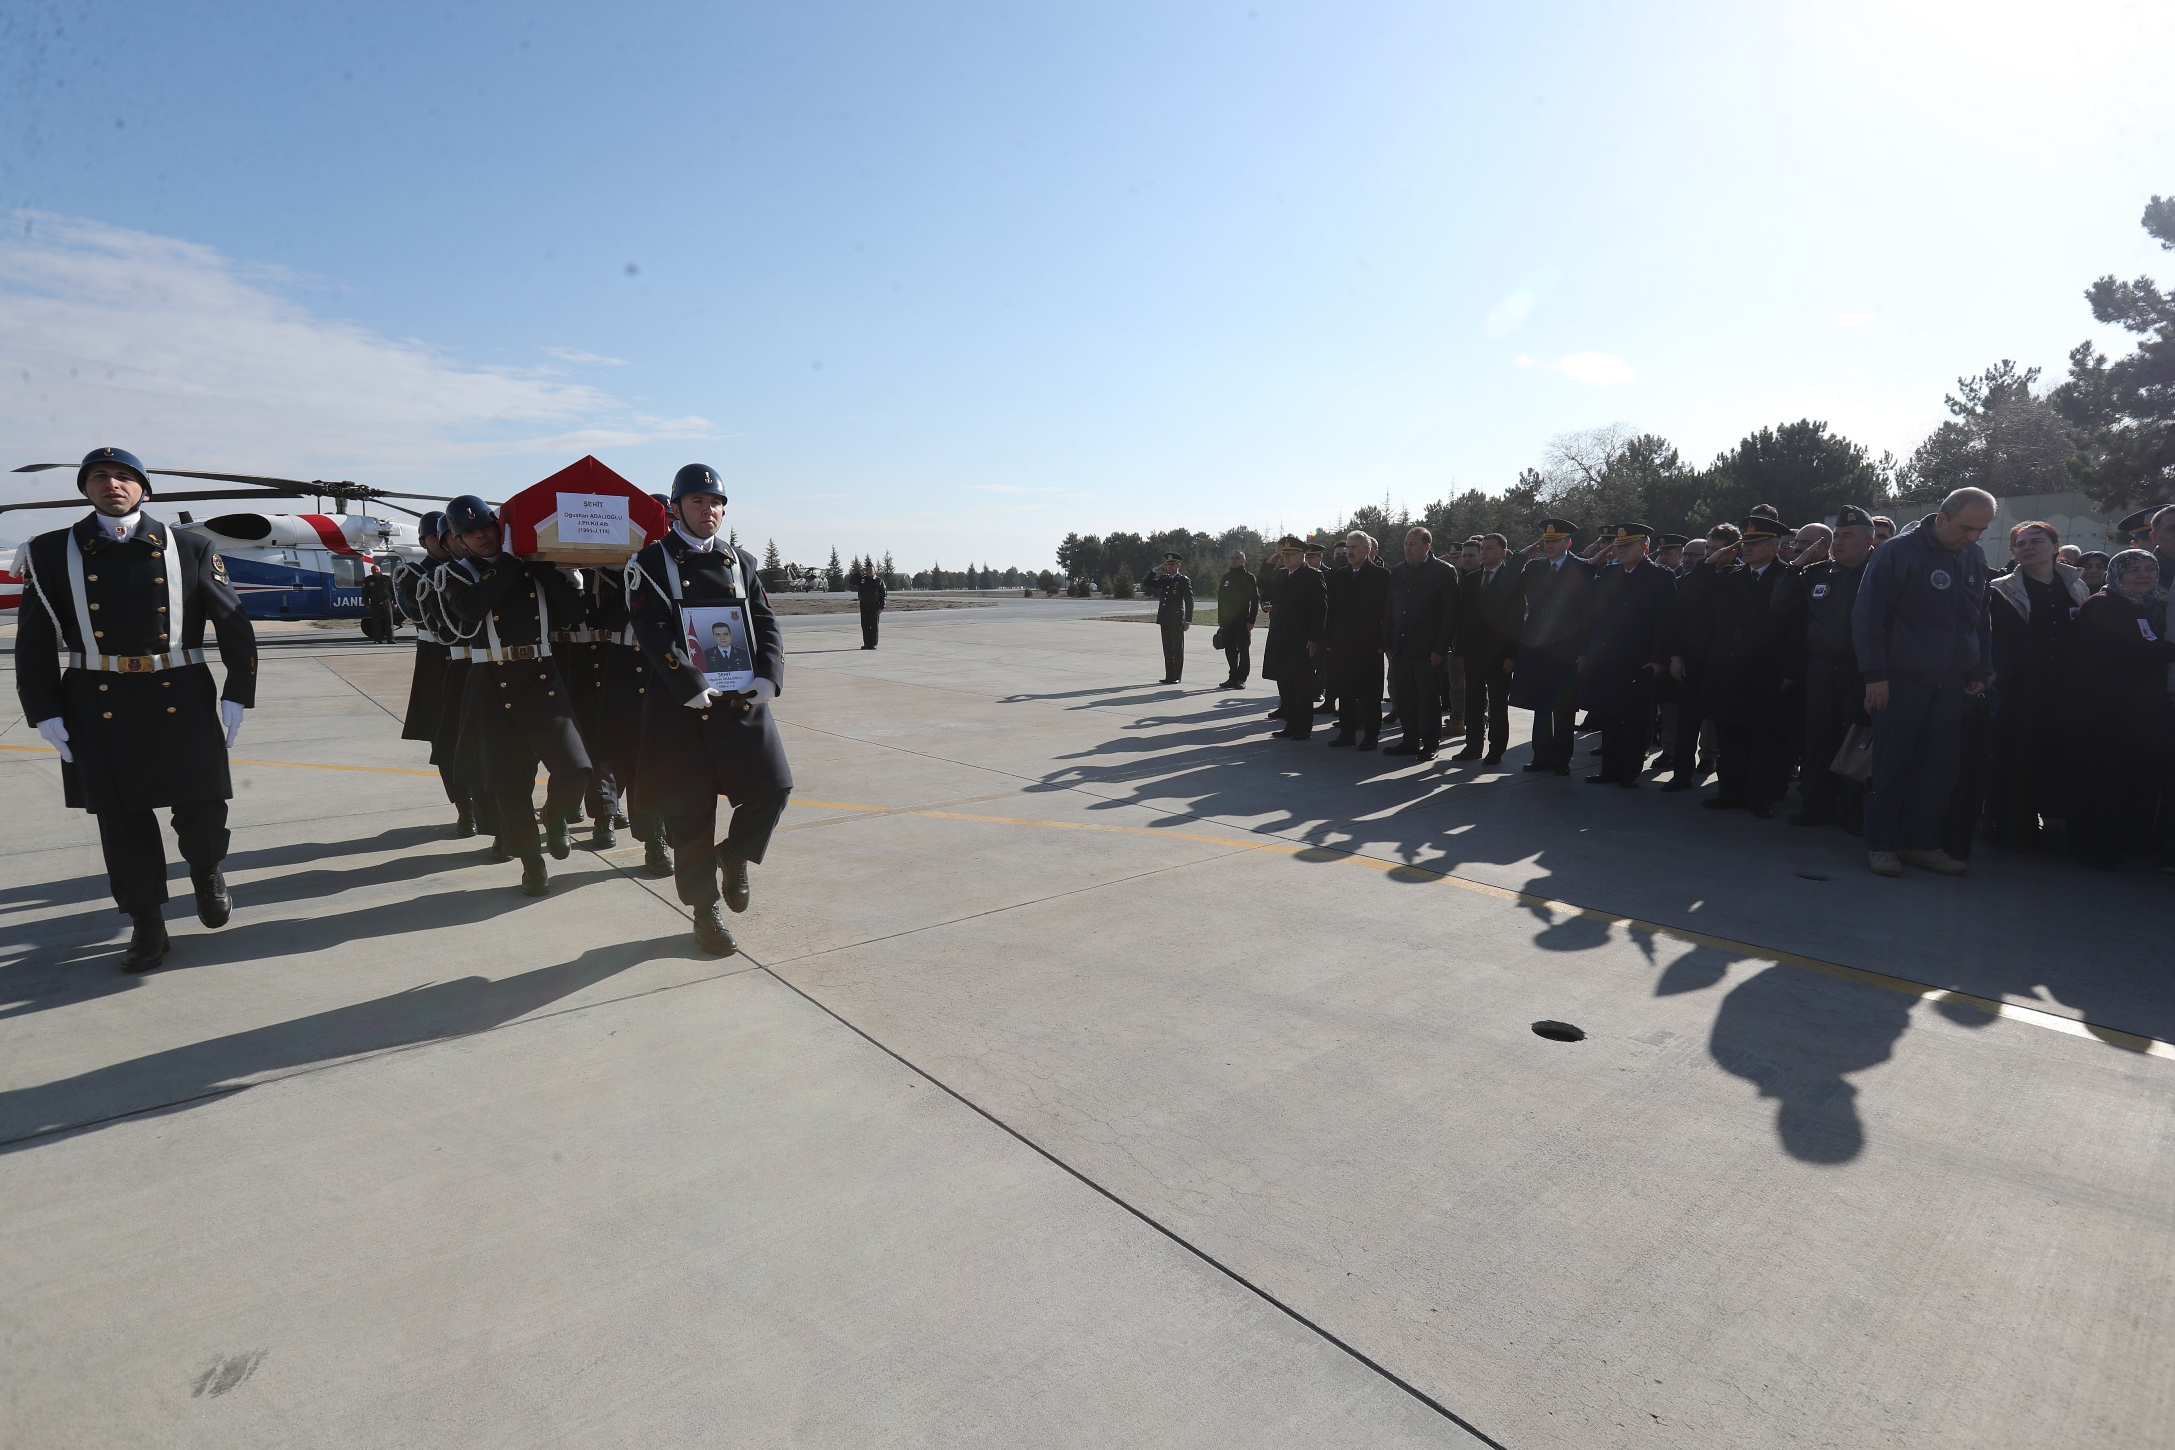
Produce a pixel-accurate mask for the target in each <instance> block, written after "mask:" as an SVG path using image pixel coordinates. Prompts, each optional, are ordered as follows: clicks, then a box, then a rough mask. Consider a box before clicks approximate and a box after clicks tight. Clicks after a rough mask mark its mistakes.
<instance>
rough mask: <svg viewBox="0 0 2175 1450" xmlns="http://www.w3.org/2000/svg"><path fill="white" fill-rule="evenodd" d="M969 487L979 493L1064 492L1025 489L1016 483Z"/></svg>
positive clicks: (1046, 489) (1054, 489) (971, 485)
mask: <svg viewBox="0 0 2175 1450" xmlns="http://www.w3.org/2000/svg"><path fill="white" fill-rule="evenodd" d="M967 486H968V487H969V488H972V489H975V490H976V491H978V492H981V493H1040V494H1057V493H1062V492H1063V491H1064V490H1062V489H1056V488H1024V487H1022V486H1021V485H1019V484H1016V483H971V484H968V485H967Z"/></svg>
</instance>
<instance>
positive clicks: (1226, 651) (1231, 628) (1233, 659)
mask: <svg viewBox="0 0 2175 1450" xmlns="http://www.w3.org/2000/svg"><path fill="white" fill-rule="evenodd" d="M1223 637H1224V638H1225V639H1227V640H1229V639H1236V640H1237V641H1238V643H1237V644H1227V645H1225V646H1224V647H1223V658H1224V663H1225V664H1227V665H1229V666H1230V667H1231V679H1232V681H1233V683H1235V684H1241V685H1243V684H1245V683H1246V680H1247V677H1248V676H1250V675H1252V674H1253V672H1254V632H1253V631H1252V630H1250V629H1246V628H1244V627H1242V626H1240V625H1236V624H1227V625H1225V626H1224V627H1223Z"/></svg>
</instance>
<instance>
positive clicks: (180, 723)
mask: <svg viewBox="0 0 2175 1450" xmlns="http://www.w3.org/2000/svg"><path fill="white" fill-rule="evenodd" d="M76 488H77V489H78V490H79V491H80V492H81V493H82V494H83V495H84V496H85V497H86V498H87V499H89V501H90V504H91V509H92V512H91V513H90V514H89V515H87V516H86V517H84V518H82V519H80V520H78V521H77V522H76V523H75V524H74V525H73V526H72V527H69V528H65V529H57V530H55V531H53V532H52V533H48V534H41V535H40V536H38V537H37V538H35V539H33V540H31V542H30V545H29V547H28V548H27V549H25V550H24V560H25V562H24V564H23V565H22V572H23V575H24V588H23V598H22V604H21V605H20V607H19V610H18V614H17V625H16V634H15V688H16V693H17V695H18V697H19V698H20V699H21V701H22V706H23V717H24V718H25V719H27V720H29V721H31V722H32V723H33V724H34V725H35V726H36V727H37V731H38V733H39V734H40V735H42V736H44V737H45V740H46V743H47V744H49V745H51V746H52V747H53V748H54V749H55V750H56V751H58V752H59V754H60V758H61V788H62V791H63V793H64V795H65V798H66V800H67V803H68V804H69V805H70V806H72V807H75V808H77V809H80V810H86V811H89V812H90V813H91V814H92V815H94V816H96V817H97V818H98V840H99V845H100V846H101V847H102V848H103V849H104V852H105V858H106V880H107V884H108V885H109V887H110V888H111V889H112V892H113V900H114V904H115V905H116V906H118V907H119V908H120V909H121V910H122V911H123V912H125V913H126V914H127V915H128V917H129V920H130V922H131V924H132V926H133V931H132V933H131V935H130V938H129V945H128V955H127V957H126V958H125V959H124V963H123V964H124V965H125V966H126V967H127V968H128V969H129V970H130V971H136V972H141V971H149V970H150V969H151V968H153V967H155V966H157V965H158V964H159V963H160V961H162V960H163V959H164V958H165V956H166V953H167V951H168V949H169V946H170V942H169V939H168V937H167V932H166V922H165V916H164V912H163V911H162V910H161V908H162V907H163V906H164V905H165V903H166V899H167V898H166V847H165V843H164V842H163V841H162V840H161V839H160V836H159V823H158V817H157V816H156V815H155V814H154V813H153V812H154V811H155V810H156V809H158V808H160V807H166V808H170V809H171V810H172V812H173V821H174V834H175V835H176V836H177V837H179V838H180V842H181V854H182V856H183V858H184V859H186V860H187V861H188V863H189V879H190V881H191V883H192V884H193V885H194V886H195V888H196V914H197V919H198V920H199V921H201V922H203V923H204V925H206V926H209V927H217V926H223V925H225V924H226V921H227V918H228V916H229V915H231V914H232V912H233V901H232V899H231V898H230V897H229V896H228V894H227V885H226V879H225V877H224V876H223V875H222V874H221V873H220V870H219V866H220V862H221V861H223V860H224V859H225V858H226V854H227V839H228V837H227V801H228V800H229V799H230V798H231V797H232V796H233V794H234V789H233V785H232V783H231V782H230V780H229V778H228V772H227V750H228V748H229V747H230V746H232V745H233V744H234V740H235V737H236V736H237V735H239V734H240V733H241V728H242V711H243V710H245V709H247V708H248V707H249V706H251V705H253V704H255V703H256V698H257V641H256V633H255V631H254V630H252V629H251V628H250V624H249V616H248V615H247V614H246V613H244V612H243V610H242V602H241V600H240V599H239V598H238V597H237V596H236V595H235V592H234V587H233V586H232V585H231V584H230V583H228V582H227V570H226V563H225V561H224V560H222V559H221V558H220V557H219V551H218V550H217V549H215V548H214V547H213V546H212V544H211V542H210V540H208V539H206V538H205V537H204V536H203V535H202V534H194V533H184V532H182V531H180V530H179V529H176V528H175V527H174V526H173V525H171V524H169V523H167V522H166V521H165V520H163V519H158V518H154V517H152V516H151V515H149V514H147V513H145V512H144V511H143V504H144V502H145V501H146V500H148V499H149V498H150V497H151V479H150V476H149V475H148V474H147V473H146V472H145V470H144V466H143V464H142V463H140V462H138V461H137V459H136V457H135V455H133V454H130V453H126V452H123V451H122V450H121V449H118V448H98V449H94V450H92V451H91V452H90V453H89V454H87V455H86V456H85V457H84V459H83V463H82V466H81V467H79V468H78V469H77V470H76ZM206 625H209V626H210V627H211V629H212V631H213V633H214V635H215V636H216V638H217V640H218V647H219V659H220V663H221V664H222V665H224V666H225V668H226V683H225V686H224V688H223V689H217V690H216V691H215V687H214V686H213V684H212V678H211V670H210V669H209V668H208V667H207V666H206V665H205V663H204V629H205V626H206ZM63 652H65V653H66V654H67V657H68V659H67V668H66V669H65V670H63V669H62V667H61V662H60V655H61V654H62V653H63Z"/></svg>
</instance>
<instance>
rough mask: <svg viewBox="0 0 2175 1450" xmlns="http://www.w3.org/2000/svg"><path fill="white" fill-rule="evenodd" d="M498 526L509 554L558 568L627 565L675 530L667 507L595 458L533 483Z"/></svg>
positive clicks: (514, 499) (517, 496) (516, 498)
mask: <svg viewBox="0 0 2175 1450" xmlns="http://www.w3.org/2000/svg"><path fill="white" fill-rule="evenodd" d="M499 522H500V523H502V524H504V525H505V527H506V547H507V548H508V549H509V550H510V551H512V552H513V553H515V554H519V555H520V556H522V557H523V558H533V559H549V560H551V561H552V562H553V563H557V564H623V563H625V562H626V561H627V560H628V559H630V558H632V557H633V556H634V554H635V553H636V551H638V550H639V549H640V548H641V547H642V546H643V545H644V544H647V543H649V542H651V541H652V540H656V539H661V538H663V537H664V536H665V530H666V529H667V528H669V527H670V526H671V519H670V517H669V516H667V514H666V513H665V508H664V505H663V504H661V503H659V502H657V500H655V499H653V498H651V497H650V496H649V495H648V494H646V493H644V492H642V490H640V489H639V488H636V487H635V486H634V485H633V484H631V483H629V482H627V480H625V479H624V478H621V477H620V476H619V475H618V474H616V473H614V472H612V470H610V469H609V468H606V467H605V466H604V465H603V464H601V463H599V462H597V460H596V459H595V458H583V459H582V460H581V461H580V462H578V463H573V464H569V465H568V466H567V467H565V468H562V469H560V470H559V471H558V472H557V473H554V474H553V475H552V476H551V477H549V478H547V479H545V480H544V481H543V482H542V483H532V484H530V485H529V486H528V487H527V488H524V489H523V490H521V492H519V493H517V494H515V495H514V496H513V497H512V498H510V499H508V500H506V504H505V507H503V508H502V509H500V510H499Z"/></svg>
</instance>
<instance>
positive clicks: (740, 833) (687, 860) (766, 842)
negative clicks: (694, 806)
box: [665, 788, 793, 907]
mask: <svg viewBox="0 0 2175 1450" xmlns="http://www.w3.org/2000/svg"><path fill="white" fill-rule="evenodd" d="M792 793H793V792H792V790H791V789H790V788H788V789H786V790H781V791H779V792H777V793H776V794H775V795H767V796H764V797H762V798H761V799H759V800H752V801H747V802H745V803H742V802H735V803H734V805H733V820H732V826H731V829H730V830H729V831H728V833H727V835H726V837H725V842H724V844H723V845H722V846H721V845H719V844H718V840H717V800H716V798H715V797H713V798H712V799H711V801H710V809H708V810H706V811H696V812H693V813H692V814H689V815H684V816H666V817H665V838H666V839H667V840H668V841H670V842H671V843H672V876H673V884H674V885H675V886H677V887H678V888H679V893H680V900H681V901H682V902H684V903H686V904H687V905H689V906H697V907H700V906H708V905H709V904H710V903H711V902H713V901H715V900H717V898H718V885H717V866H718V858H719V857H720V856H733V857H737V858H738V859H740V860H742V861H753V862H755V863H756V864H758V865H760V864H761V863H762V860H763V853H764V852H766V851H768V850H769V849H770V835H771V832H773V831H775V830H776V829H777V828H778V818H779V817H780V816H783V815H784V814H785V801H786V797H787V796H789V795H791V794H792Z"/></svg>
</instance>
